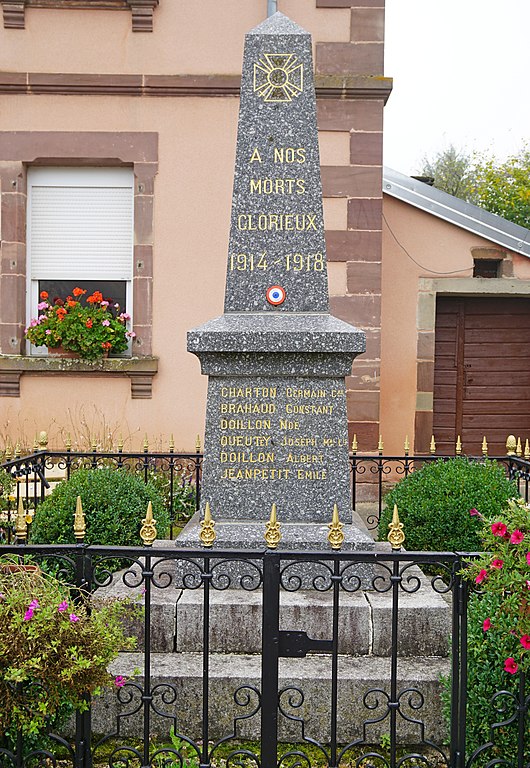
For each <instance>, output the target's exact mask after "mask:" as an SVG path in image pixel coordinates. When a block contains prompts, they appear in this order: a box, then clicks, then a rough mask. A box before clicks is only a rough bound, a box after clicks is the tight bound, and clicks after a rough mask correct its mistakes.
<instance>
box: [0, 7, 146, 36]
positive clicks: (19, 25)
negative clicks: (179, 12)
mask: <svg viewBox="0 0 530 768" xmlns="http://www.w3.org/2000/svg"><path fill="white" fill-rule="evenodd" d="M158 2H159V0H0V5H1V6H2V9H3V16H4V27H5V28H6V29H24V27H25V9H26V8H78V9H82V10H108V11H131V13H132V31H133V32H152V31H153V11H154V9H155V8H156V7H157V5H158Z"/></svg>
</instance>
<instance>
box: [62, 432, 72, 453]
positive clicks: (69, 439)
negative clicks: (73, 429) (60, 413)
mask: <svg viewBox="0 0 530 768" xmlns="http://www.w3.org/2000/svg"><path fill="white" fill-rule="evenodd" d="M64 447H65V448H66V450H67V451H68V452H70V451H71V450H72V436H71V435H70V432H67V434H66V440H65V441H64Z"/></svg>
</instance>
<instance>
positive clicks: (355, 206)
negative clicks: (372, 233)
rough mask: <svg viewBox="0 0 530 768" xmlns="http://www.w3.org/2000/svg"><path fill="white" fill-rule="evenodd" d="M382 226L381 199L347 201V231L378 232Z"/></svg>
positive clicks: (353, 199)
mask: <svg viewBox="0 0 530 768" xmlns="http://www.w3.org/2000/svg"><path fill="white" fill-rule="evenodd" d="M382 225H383V199H382V197H372V198H368V199H364V198H352V199H351V200H348V229H369V230H370V229H371V230H374V229H375V230H380V229H381V228H382Z"/></svg>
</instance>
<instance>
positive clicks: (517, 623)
mask: <svg viewBox="0 0 530 768" xmlns="http://www.w3.org/2000/svg"><path fill="white" fill-rule="evenodd" d="M473 513H474V514H473V516H474V517H476V518H477V519H480V521H481V522H482V538H483V542H484V549H485V554H483V555H482V557H480V558H479V559H477V560H474V561H472V562H471V563H470V564H469V567H468V568H467V569H466V571H465V573H464V575H465V577H466V579H468V580H470V581H473V582H475V583H476V584H478V585H480V589H481V591H482V592H483V594H484V595H488V596H492V597H493V598H494V600H495V601H496V602H495V603H494V604H493V605H492V611H493V612H492V613H491V614H490V615H488V616H485V617H484V623H483V627H482V629H483V631H484V634H485V635H487V637H488V643H489V644H490V645H491V647H492V648H495V649H496V650H497V651H500V653H501V656H502V657H503V668H504V671H505V672H507V673H508V674H510V675H515V674H516V673H517V672H518V670H523V671H525V672H528V671H529V670H530V551H529V550H530V512H529V508H528V507H527V506H526V504H525V502H524V500H523V499H512V500H510V501H508V504H507V507H506V509H505V510H504V511H503V512H501V513H500V514H495V515H492V514H491V513H490V512H488V513H487V514H485V515H482V514H480V513H478V512H477V511H476V510H473ZM490 664H491V661H490Z"/></svg>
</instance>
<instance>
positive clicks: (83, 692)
mask: <svg viewBox="0 0 530 768" xmlns="http://www.w3.org/2000/svg"><path fill="white" fill-rule="evenodd" d="M129 610H130V609H129V604H128V603H127V602H126V601H116V600H115V601H106V602H104V601H97V600H94V599H90V598H89V597H88V596H82V595H78V596H77V599H75V600H74V599H73V597H72V593H71V591H70V589H69V587H68V586H66V585H65V584H63V583H62V582H60V581H58V580H57V579H55V578H53V577H52V576H49V575H45V574H43V573H41V572H40V571H39V570H36V571H35V570H34V571H29V570H25V569H24V567H21V566H20V565H15V563H14V561H13V560H11V561H10V560H8V559H7V558H2V559H1V560H0V626H1V627H2V632H0V744H2V743H4V744H6V745H9V743H10V742H12V740H13V737H14V736H15V732H16V730H17V729H21V731H22V733H23V734H25V735H28V736H35V735H36V734H38V733H39V732H41V731H42V730H44V729H45V728H46V726H49V725H50V722H52V721H53V720H54V719H55V718H56V717H57V715H58V714H59V713H60V712H61V711H64V710H65V706H66V705H69V706H70V707H73V708H77V709H79V710H81V711H82V710H83V709H86V708H87V702H86V700H85V697H86V696H88V695H90V694H92V693H96V692H97V691H98V690H99V689H100V688H101V687H102V686H104V685H106V684H108V683H109V682H111V680H112V679H111V677H110V675H109V674H108V672H107V665H108V664H109V663H110V662H111V661H112V660H113V659H114V658H116V656H117V655H118V652H119V651H120V650H121V649H123V650H125V649H132V648H133V647H134V642H135V641H134V639H133V638H126V637H125V636H124V633H123V629H122V624H121V619H122V617H123V616H124V614H125V613H126V612H127V613H128V612H129Z"/></svg>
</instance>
